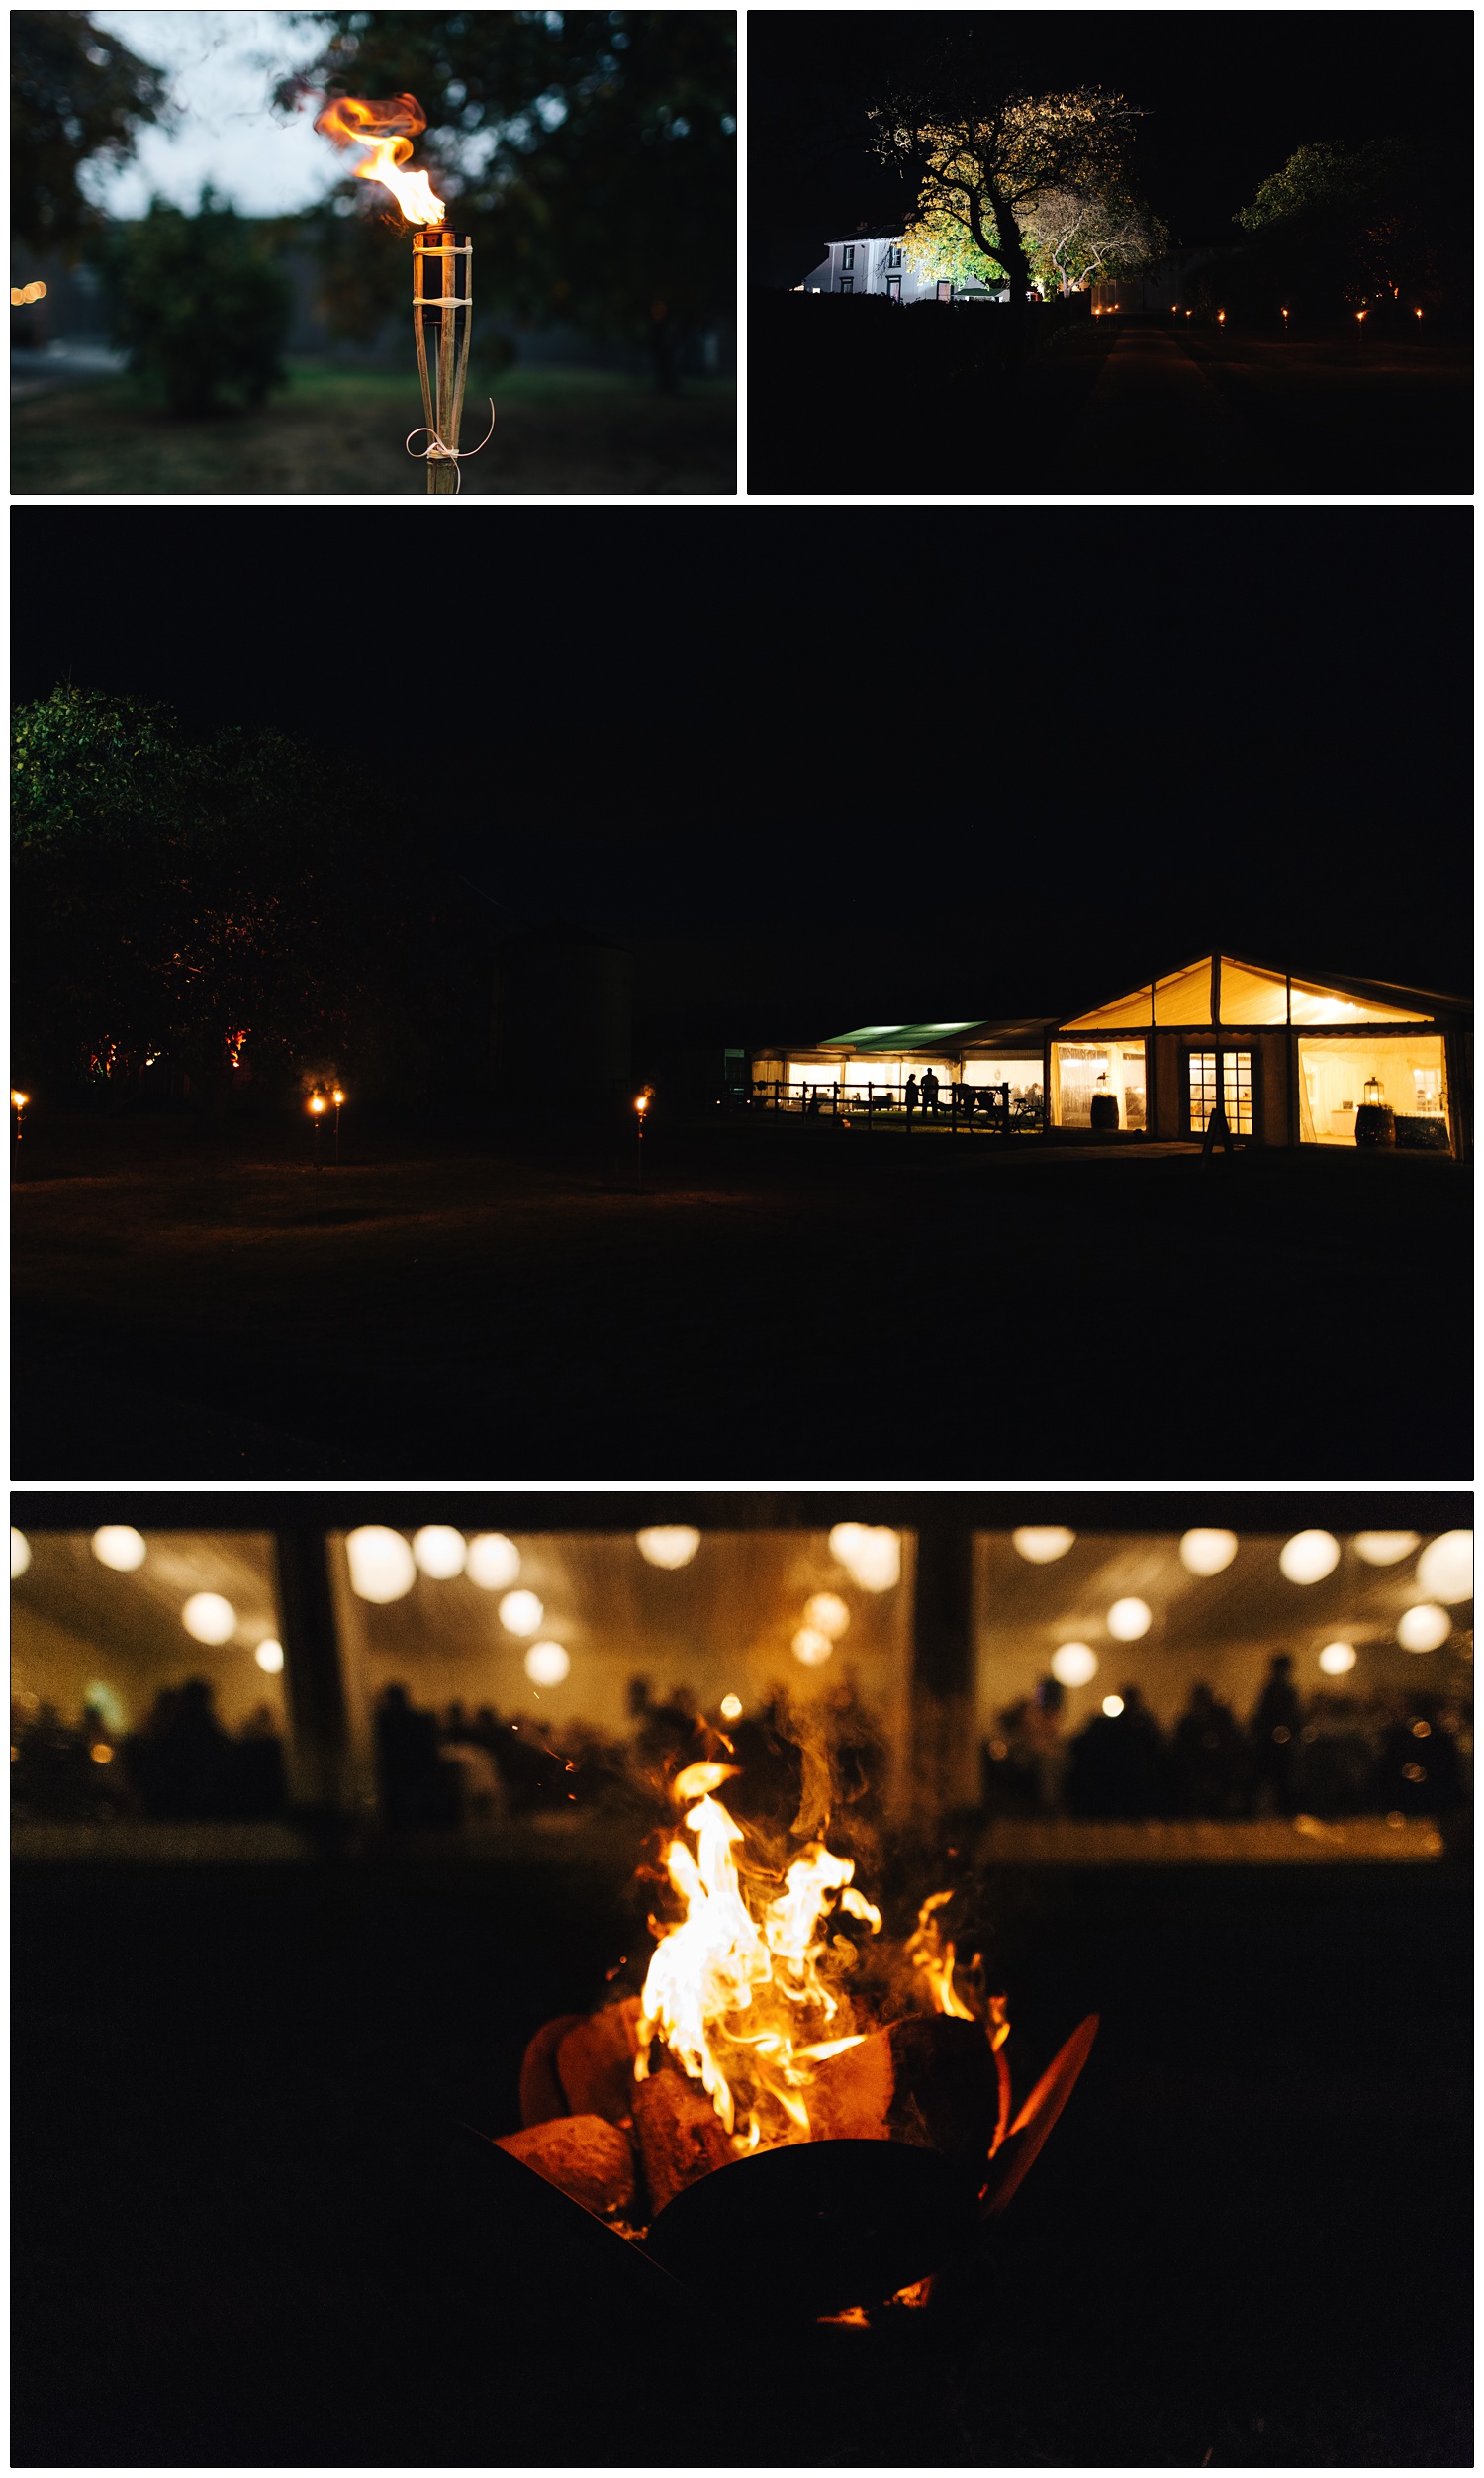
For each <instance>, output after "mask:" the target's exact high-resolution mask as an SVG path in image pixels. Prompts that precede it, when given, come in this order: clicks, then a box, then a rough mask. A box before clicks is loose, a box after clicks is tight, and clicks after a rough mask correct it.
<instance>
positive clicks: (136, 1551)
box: [93, 1523, 149, 1574]
mask: <svg viewBox="0 0 1484 2478" xmlns="http://www.w3.org/2000/svg"><path fill="white" fill-rule="evenodd" d="M148 1554H149V1553H148V1551H147V1550H146V1548H145V1547H144V1541H143V1535H142V1534H141V1533H139V1532H137V1531H136V1530H135V1529H134V1526H133V1525H132V1524H130V1523H105V1524H104V1526H103V1528H102V1530H101V1531H97V1532H94V1534H93V1555H94V1557H95V1558H96V1559H97V1561H98V1564H99V1565H100V1566H111V1567H112V1568H113V1570H114V1573H116V1574H133V1573H134V1572H135V1569H136V1568H137V1567H140V1566H142V1565H143V1563H144V1560H145V1558H146V1557H147V1556H148Z"/></svg>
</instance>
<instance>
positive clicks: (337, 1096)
mask: <svg viewBox="0 0 1484 2478" xmlns="http://www.w3.org/2000/svg"><path fill="white" fill-rule="evenodd" d="M329 1097H330V1099H331V1100H332V1101H333V1103H334V1105H335V1108H336V1109H338V1108H339V1106H340V1104H341V1102H342V1101H343V1100H344V1098H345V1096H344V1094H343V1093H342V1092H341V1091H340V1088H339V1086H338V1085H336V1087H335V1089H334V1091H333V1093H332V1094H331V1095H330V1096H329Z"/></svg>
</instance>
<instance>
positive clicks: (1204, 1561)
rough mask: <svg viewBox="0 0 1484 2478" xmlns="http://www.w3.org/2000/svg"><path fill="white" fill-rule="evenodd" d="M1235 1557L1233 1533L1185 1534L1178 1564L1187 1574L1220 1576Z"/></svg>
mask: <svg viewBox="0 0 1484 2478" xmlns="http://www.w3.org/2000/svg"><path fill="white" fill-rule="evenodd" d="M1236 1555H1237V1535H1236V1533H1235V1532H1186V1534H1185V1535H1184V1538H1183V1539H1182V1540H1181V1542H1180V1564H1181V1566H1182V1567H1183V1568H1184V1569H1185V1572H1186V1573H1187V1574H1220V1573H1222V1571H1223V1569H1224V1568H1226V1567H1229V1566H1230V1565H1231V1563H1232V1560H1233V1559H1234V1558H1235V1557H1236Z"/></svg>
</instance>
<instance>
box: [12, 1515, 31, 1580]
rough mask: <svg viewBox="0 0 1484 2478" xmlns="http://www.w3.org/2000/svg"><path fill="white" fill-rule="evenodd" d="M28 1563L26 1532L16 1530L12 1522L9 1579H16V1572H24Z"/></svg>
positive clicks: (28, 1547) (28, 1542)
mask: <svg viewBox="0 0 1484 2478" xmlns="http://www.w3.org/2000/svg"><path fill="white" fill-rule="evenodd" d="M30 1564H31V1543H30V1541H29V1540H28V1539H27V1537H26V1534H25V1533H24V1532H18V1531H17V1530H16V1528H15V1525H14V1524H12V1525H11V1533H10V1579H11V1581H12V1582H14V1581H15V1579H16V1576H17V1575H18V1574H24V1573H25V1572H26V1569H27V1568H28V1567H29V1566H30Z"/></svg>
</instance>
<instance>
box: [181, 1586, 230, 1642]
mask: <svg viewBox="0 0 1484 2478" xmlns="http://www.w3.org/2000/svg"><path fill="white" fill-rule="evenodd" d="M180 1623H181V1625H182V1626H183V1627H184V1628H185V1631H186V1633H187V1634H188V1635H194V1636H195V1638H196V1641H197V1643H198V1644H225V1643H227V1642H228V1641H229V1640H230V1638H231V1637H232V1636H233V1635H234V1634H235V1633H236V1631H237V1613H236V1611H235V1609H234V1608H233V1607H232V1602H231V1601H230V1600H224V1599H223V1597H222V1594H221V1593H220V1592H219V1591H194V1592H192V1594H191V1597H190V1599H189V1600H188V1601H187V1602H186V1605H185V1607H184V1608H183V1609H182V1610H181V1613H180Z"/></svg>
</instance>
